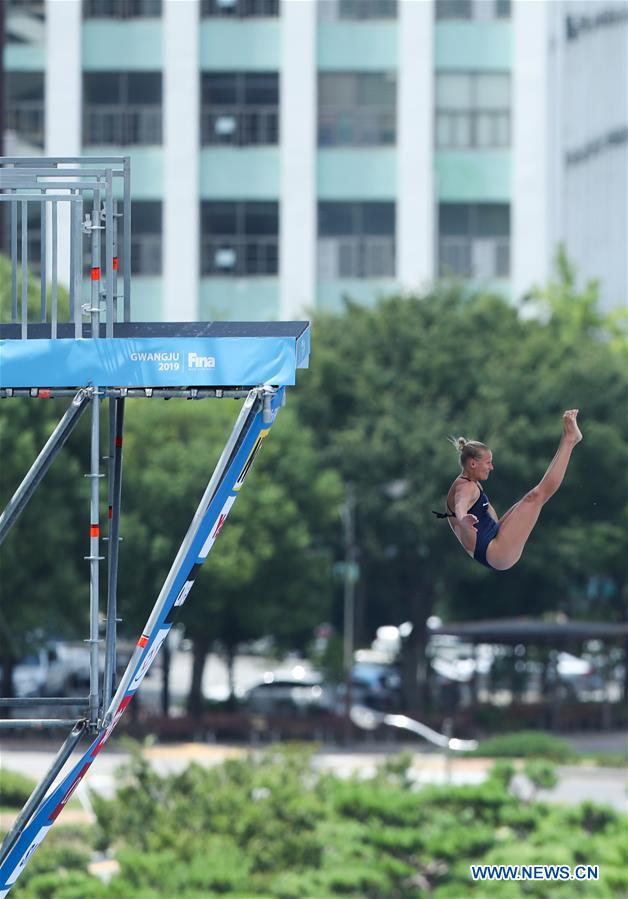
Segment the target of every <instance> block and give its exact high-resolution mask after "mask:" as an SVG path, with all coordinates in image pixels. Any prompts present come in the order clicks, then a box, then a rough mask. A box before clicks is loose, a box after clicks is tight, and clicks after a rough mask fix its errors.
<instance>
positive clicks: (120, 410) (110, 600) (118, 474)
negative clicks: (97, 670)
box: [102, 399, 124, 714]
mask: <svg viewBox="0 0 628 899" xmlns="http://www.w3.org/2000/svg"><path fill="white" fill-rule="evenodd" d="M109 415H110V418H109V432H110V435H109V436H110V440H109V463H110V468H109V512H108V516H109V560H108V562H109V568H108V577H107V631H106V637H105V674H104V681H103V705H102V712H103V714H104V712H105V711H106V710H107V709H108V708H109V703H110V702H111V697H112V695H113V687H114V678H115V676H116V629H117V618H118V554H119V548H120V507H121V501H122V439H123V432H124V399H110V400H109Z"/></svg>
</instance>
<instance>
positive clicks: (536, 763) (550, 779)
mask: <svg viewBox="0 0 628 899" xmlns="http://www.w3.org/2000/svg"><path fill="white" fill-rule="evenodd" d="M523 773H524V774H525V776H526V777H527V778H528V780H529V781H530V782H531V783H532V784H533V785H534V787H535V788H536V789H537V790H551V789H552V787H555V786H556V784H557V783H558V774H557V772H556V765H555V764H554V762H551V761H548V759H529V760H528V761H527V762H526V763H525V765H524V766H523Z"/></svg>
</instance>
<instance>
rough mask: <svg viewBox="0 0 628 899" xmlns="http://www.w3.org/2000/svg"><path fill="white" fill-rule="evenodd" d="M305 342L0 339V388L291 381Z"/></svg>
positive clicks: (303, 359)
mask: <svg viewBox="0 0 628 899" xmlns="http://www.w3.org/2000/svg"><path fill="white" fill-rule="evenodd" d="M308 356H309V332H306V333H305V334H304V335H303V339H297V340H295V338H294V337H291V336H273V337H267V338H265V339H263V340H260V339H258V338H255V337H232V338H228V339H224V338H217V337H172V336H164V337H128V338H123V337H115V338H98V339H92V338H80V339H56V340H30V339H29V340H0V387H14V388H16V387H86V386H89V385H92V384H93V385H97V386H100V387H173V386H191V387H213V386H226V385H229V386H236V385H237V386H254V385H257V384H274V385H277V386H288V385H292V384H294V383H295V380H296V370H297V368H304V367H307V363H308Z"/></svg>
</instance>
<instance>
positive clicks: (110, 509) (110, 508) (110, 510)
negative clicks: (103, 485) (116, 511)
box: [107, 506, 113, 519]
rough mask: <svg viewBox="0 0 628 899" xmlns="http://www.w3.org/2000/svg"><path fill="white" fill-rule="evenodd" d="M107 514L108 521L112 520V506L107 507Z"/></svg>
mask: <svg viewBox="0 0 628 899" xmlns="http://www.w3.org/2000/svg"><path fill="white" fill-rule="evenodd" d="M107 514H108V516H109V518H110V519H111V518H113V506H109V509H108V510H107Z"/></svg>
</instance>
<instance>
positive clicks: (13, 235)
mask: <svg viewBox="0 0 628 899" xmlns="http://www.w3.org/2000/svg"><path fill="white" fill-rule="evenodd" d="M17 320H18V318H17V200H12V201H11V321H12V322H14V323H16V324H17Z"/></svg>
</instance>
